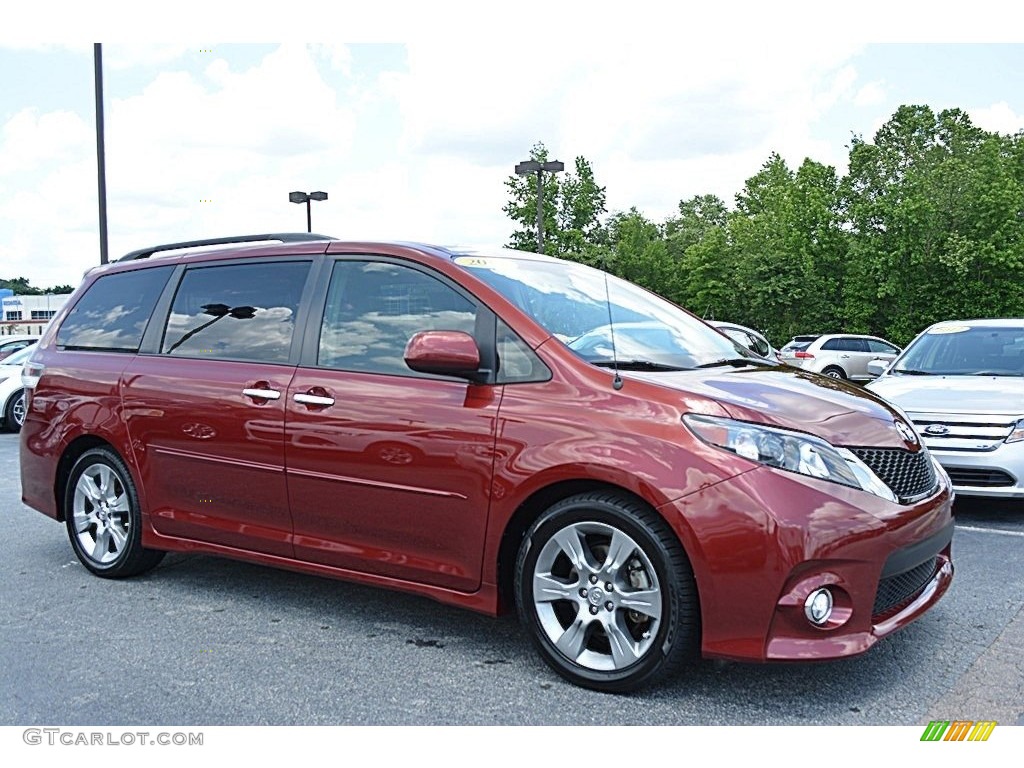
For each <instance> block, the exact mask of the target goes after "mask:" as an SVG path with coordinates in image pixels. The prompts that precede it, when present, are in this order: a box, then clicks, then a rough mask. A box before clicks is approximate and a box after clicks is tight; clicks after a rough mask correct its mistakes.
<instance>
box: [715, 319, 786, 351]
mask: <svg viewBox="0 0 1024 768" xmlns="http://www.w3.org/2000/svg"><path fill="white" fill-rule="evenodd" d="M708 325H710V326H713V327H714V328H717V329H718V330H720V331H721V332H722V333H724V334H725V335H726V336H728V337H729V338H731V339H732V340H733V341H738V342H739V343H740V344H742V345H743V346H744V347H746V348H747V349H749V350H750V351H751V352H753V353H754V354H757V355H760V356H761V357H767V358H769V359H772V360H781V359H782V358H781V357H780V356H779V351H778V350H777V349H775V347H773V346H772V345H771V342H770V341H768V339H766V338H765V337H764V335H763V334H761V333H758V332H757V331H755V330H754V329H753V328H747V327H746V326H745V325H737V324H736V323H724V322H719V321H718V320H709V321H708Z"/></svg>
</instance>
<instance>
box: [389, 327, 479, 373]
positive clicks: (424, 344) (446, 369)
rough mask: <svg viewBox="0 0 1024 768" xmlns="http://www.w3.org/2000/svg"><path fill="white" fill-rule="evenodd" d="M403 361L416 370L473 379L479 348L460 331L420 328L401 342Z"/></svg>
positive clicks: (476, 368) (477, 365)
mask: <svg viewBox="0 0 1024 768" xmlns="http://www.w3.org/2000/svg"><path fill="white" fill-rule="evenodd" d="M405 364H406V365H408V366H409V367H410V368H411V369H412V370H414V371H417V372H419V373H433V374H437V375H440V376H458V377H459V378H463V379H475V378H477V376H478V374H479V373H480V350H479V349H478V348H477V346H476V342H475V341H474V340H473V337H472V336H470V335H469V334H468V333H465V332H464V331H420V332H419V333H417V334H415V335H414V336H413V337H412V338H411V339H409V343H408V344H406V345H405Z"/></svg>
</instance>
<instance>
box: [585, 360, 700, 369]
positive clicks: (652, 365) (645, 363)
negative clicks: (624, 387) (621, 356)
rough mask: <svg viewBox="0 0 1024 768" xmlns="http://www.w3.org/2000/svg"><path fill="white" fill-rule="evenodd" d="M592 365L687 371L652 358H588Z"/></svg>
mask: <svg viewBox="0 0 1024 768" xmlns="http://www.w3.org/2000/svg"><path fill="white" fill-rule="evenodd" d="M589 362H590V363H592V364H593V365H598V366H600V367H602V368H618V369H619V370H620V371H688V370H690V369H689V368H680V367H679V366H678V365H666V364H665V363H656V362H654V361H653V360H590V361H589Z"/></svg>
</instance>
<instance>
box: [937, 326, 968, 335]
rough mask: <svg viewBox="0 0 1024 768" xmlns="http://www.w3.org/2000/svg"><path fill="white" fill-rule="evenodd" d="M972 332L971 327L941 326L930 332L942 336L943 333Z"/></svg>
mask: <svg viewBox="0 0 1024 768" xmlns="http://www.w3.org/2000/svg"><path fill="white" fill-rule="evenodd" d="M969 330H971V326H969V325H940V326H939V327H938V328H932V329H931V330H930V331H928V333H929V334H933V335H935V334H942V333H963V332H964V331H969Z"/></svg>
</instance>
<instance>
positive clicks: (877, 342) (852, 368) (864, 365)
mask: <svg viewBox="0 0 1024 768" xmlns="http://www.w3.org/2000/svg"><path fill="white" fill-rule="evenodd" d="M901 351H902V350H901V349H900V348H899V347H897V346H896V345H895V344H893V343H892V342H890V341H886V340H885V339H880V338H878V337H877V336H861V335H858V334H855V333H826V334H823V335H821V336H795V337H793V340H792V341H790V342H789V343H788V344H786V346H784V347H783V348H782V349H781V350H780V352H779V359H780V360H782V362H784V363H786V364H788V365H793V366H796V367H797V368H803V369H804V370H806V371H813V372H814V373H823V374H825V375H826V376H831V377H832V378H833V379H850V380H852V381H870V380H871V379H873V378H874V374H873V373H870V372H869V371H868V363H870V362H871V361H872V360H885V361H886V362H889V361H892V360H895V359H896V356H897V355H898V354H899V353H900V352H901Z"/></svg>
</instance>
